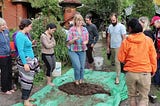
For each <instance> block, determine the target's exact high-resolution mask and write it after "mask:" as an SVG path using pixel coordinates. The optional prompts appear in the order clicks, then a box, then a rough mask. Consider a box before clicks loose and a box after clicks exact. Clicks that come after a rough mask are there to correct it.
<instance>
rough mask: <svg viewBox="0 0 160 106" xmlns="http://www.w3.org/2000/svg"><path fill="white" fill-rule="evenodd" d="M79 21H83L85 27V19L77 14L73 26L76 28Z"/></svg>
mask: <svg viewBox="0 0 160 106" xmlns="http://www.w3.org/2000/svg"><path fill="white" fill-rule="evenodd" d="M77 20H81V21H82V24H83V25H84V24H85V22H84V19H83V17H82V15H81V14H75V15H74V18H73V25H74V26H76V21H77Z"/></svg>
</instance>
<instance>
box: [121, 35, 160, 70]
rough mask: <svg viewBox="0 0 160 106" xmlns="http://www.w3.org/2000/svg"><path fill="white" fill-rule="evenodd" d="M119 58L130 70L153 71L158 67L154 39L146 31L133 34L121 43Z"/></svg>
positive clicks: (125, 67)
mask: <svg viewBox="0 0 160 106" xmlns="http://www.w3.org/2000/svg"><path fill="white" fill-rule="evenodd" d="M118 59H119V61H120V62H122V63H124V70H125V71H129V72H151V73H155V72H156V69H157V54H156V50H155V47H154V44H153V41H152V39H150V38H149V37H148V36H145V35H144V33H137V34H131V35H129V36H128V37H127V38H126V39H124V41H123V42H122V44H121V47H120V49H119V53H118Z"/></svg>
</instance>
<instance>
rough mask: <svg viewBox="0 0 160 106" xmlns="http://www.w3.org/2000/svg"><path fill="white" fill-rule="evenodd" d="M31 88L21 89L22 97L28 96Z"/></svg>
mask: <svg viewBox="0 0 160 106" xmlns="http://www.w3.org/2000/svg"><path fill="white" fill-rule="evenodd" d="M30 93H31V90H26V89H22V99H23V100H27V99H28V98H29V96H30Z"/></svg>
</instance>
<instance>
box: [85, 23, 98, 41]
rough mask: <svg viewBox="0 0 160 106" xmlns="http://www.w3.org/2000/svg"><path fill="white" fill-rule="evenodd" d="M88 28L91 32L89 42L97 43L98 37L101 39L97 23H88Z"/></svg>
mask: <svg viewBox="0 0 160 106" xmlns="http://www.w3.org/2000/svg"><path fill="white" fill-rule="evenodd" d="M86 28H87V30H88V32H89V42H88V44H96V43H97V41H98V39H99V35H98V31H97V27H96V25H95V24H90V25H88V24H87V25H86Z"/></svg>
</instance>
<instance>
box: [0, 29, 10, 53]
mask: <svg viewBox="0 0 160 106" xmlns="http://www.w3.org/2000/svg"><path fill="white" fill-rule="evenodd" d="M9 42H10V39H9V31H8V30H4V31H2V32H0V56H9V55H10V45H9Z"/></svg>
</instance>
